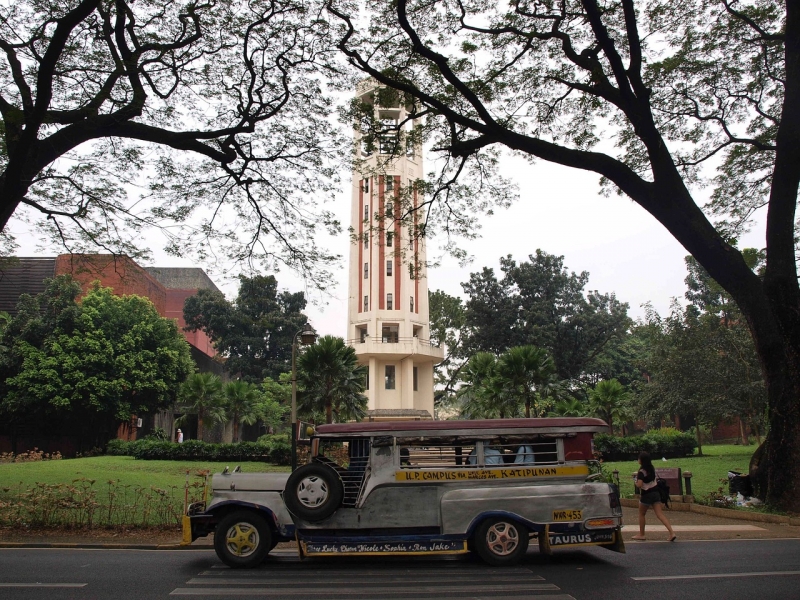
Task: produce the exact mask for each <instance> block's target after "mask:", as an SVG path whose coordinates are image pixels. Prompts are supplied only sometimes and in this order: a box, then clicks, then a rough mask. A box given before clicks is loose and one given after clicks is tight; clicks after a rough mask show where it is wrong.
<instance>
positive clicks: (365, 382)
mask: <svg viewBox="0 0 800 600" xmlns="http://www.w3.org/2000/svg"><path fill="white" fill-rule="evenodd" d="M364 389H365V390H368V389H369V367H367V371H366V373H365V374H364Z"/></svg>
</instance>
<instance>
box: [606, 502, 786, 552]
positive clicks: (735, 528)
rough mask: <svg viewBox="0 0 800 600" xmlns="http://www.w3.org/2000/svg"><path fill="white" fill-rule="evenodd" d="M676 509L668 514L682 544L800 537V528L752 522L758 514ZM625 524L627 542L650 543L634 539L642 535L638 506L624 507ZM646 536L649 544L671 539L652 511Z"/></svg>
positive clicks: (648, 514) (649, 513) (667, 511)
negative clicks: (721, 514)
mask: <svg viewBox="0 0 800 600" xmlns="http://www.w3.org/2000/svg"><path fill="white" fill-rule="evenodd" d="M626 504H628V502H626ZM630 504H633V502H630ZM674 506H675V510H665V511H664V514H665V515H666V516H667V518H668V519H669V522H670V523H671V524H672V528H673V529H674V531H675V533H676V535H677V536H678V540H679V541H680V540H736V539H751V540H752V539H775V538H800V525H794V524H791V525H790V524H789V523H765V522H761V521H757V520H751V518H759V515H758V514H755V515H753V514H748V513H743V512H742V511H737V510H724V509H717V510H715V511H713V512H714V513H717V514H702V513H698V512H689V511H687V510H679V508H685V507H681V506H680V505H674ZM719 513H725V514H726V516H720V515H719ZM792 522H793V523H795V522H797V519H792ZM622 523H623V527H622V535H623V539H624V540H625V542H626V543H632V544H637V543H647V542H637V541H634V540H631V538H632V537H633V536H634V535H637V534H638V533H639V509H638V507H637V506H636V505H635V504H634V505H633V506H623V508H622ZM645 535H646V536H647V541H648V542H649V541H660V540H662V541H663V540H666V539H667V530H666V528H665V527H664V526H663V525H662V524H661V522H660V521H659V520H658V519H657V518H656V515H655V513H654V512H653V511H652V510H649V511H648V512H647V517H646V528H645Z"/></svg>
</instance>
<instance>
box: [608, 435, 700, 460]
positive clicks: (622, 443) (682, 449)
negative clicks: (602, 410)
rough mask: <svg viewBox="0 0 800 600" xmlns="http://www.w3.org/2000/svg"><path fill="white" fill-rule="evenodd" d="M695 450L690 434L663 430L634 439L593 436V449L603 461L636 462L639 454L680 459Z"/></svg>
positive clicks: (695, 446) (694, 443) (692, 437)
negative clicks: (645, 453)
mask: <svg viewBox="0 0 800 600" xmlns="http://www.w3.org/2000/svg"><path fill="white" fill-rule="evenodd" d="M695 448H697V440H696V439H695V438H694V436H693V435H692V434H690V433H684V432H682V431H678V430H677V429H671V428H664V429H654V430H651V431H648V432H647V433H645V434H644V435H640V436H634V437H616V436H613V435H610V434H608V433H598V434H597V435H595V436H594V449H595V451H596V452H598V453H600V455H601V456H602V458H603V460H608V461H617V460H636V459H637V458H639V453H640V452H649V453H650V455H651V456H654V457H664V458H680V457H683V456H691V455H692V454H694V449H695Z"/></svg>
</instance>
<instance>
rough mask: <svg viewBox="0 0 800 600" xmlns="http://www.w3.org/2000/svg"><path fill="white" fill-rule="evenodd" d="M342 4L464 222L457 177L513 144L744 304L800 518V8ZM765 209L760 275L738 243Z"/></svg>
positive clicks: (443, 194)
mask: <svg viewBox="0 0 800 600" xmlns="http://www.w3.org/2000/svg"><path fill="white" fill-rule="evenodd" d="M328 9H329V11H330V12H331V14H332V15H333V16H334V17H335V18H337V19H339V22H340V23H341V30H340V33H341V35H340V38H339V43H338V45H339V47H340V49H341V50H342V51H343V52H344V53H345V54H346V56H347V57H348V58H349V60H350V61H351V63H352V64H353V65H355V66H356V67H357V68H358V69H360V70H361V71H362V72H364V73H366V74H368V75H369V76H371V77H373V78H374V79H375V80H376V81H377V82H379V83H380V84H384V85H386V86H390V87H392V88H394V89H395V90H397V91H398V94H399V95H401V97H403V99H404V101H405V102H406V103H407V105H409V106H411V107H416V111H415V112H416V114H414V115H413V116H415V117H425V118H426V125H425V127H426V130H427V131H426V132H427V133H428V134H429V135H430V136H431V143H432V145H433V147H434V148H438V149H441V150H442V151H443V153H445V154H446V158H445V160H444V167H443V169H442V170H441V172H440V176H439V178H438V179H437V180H436V182H435V183H436V184H437V187H435V188H434V189H433V190H432V194H430V195H429V198H430V202H431V203H434V202H436V201H437V200H438V199H444V200H445V201H446V206H447V209H448V210H449V211H450V213H451V214H452V215H453V216H452V220H457V219H458V218H459V216H461V214H463V213H466V214H464V216H465V218H466V219H467V223H473V224H474V222H475V218H476V217H475V211H474V210H471V209H472V208H473V207H472V206H471V205H470V204H469V203H466V204H465V203H463V202H462V204H461V205H459V204H458V202H457V197H458V193H459V191H461V193H462V195H461V198H462V199H469V196H467V195H466V192H465V190H466V189H468V188H469V186H468V185H463V184H462V186H461V188H459V187H458V186H457V185H456V184H455V183H453V181H454V180H455V179H457V177H458V176H460V175H461V174H470V173H474V174H475V175H476V177H480V176H484V175H486V174H487V173H489V171H488V170H487V169H486V168H481V167H482V166H483V165H485V164H487V161H491V158H492V157H491V155H490V154H488V155H487V152H488V151H490V150H491V149H492V147H497V146H501V147H505V148H508V149H511V150H513V151H515V152H518V153H522V154H524V155H527V156H529V157H530V158H531V159H534V158H537V159H541V160H544V161H549V162H553V163H556V164H560V165H564V166H566V167H570V168H576V169H582V170H586V171H591V172H593V173H597V174H598V175H599V176H600V177H601V178H602V179H601V182H602V184H603V186H604V189H605V190H606V191H607V192H612V191H618V192H619V193H622V194H625V195H627V196H628V197H629V198H630V199H632V200H633V201H634V202H636V203H637V204H638V205H639V206H641V207H642V208H643V209H644V210H646V211H647V212H648V213H650V214H651V215H652V216H653V217H654V218H655V219H656V220H658V222H659V223H661V224H662V225H663V226H664V227H665V228H666V229H667V230H668V231H669V232H670V234H672V235H673V236H674V237H675V239H676V240H677V241H678V242H679V243H681V244H682V245H683V246H684V247H685V248H686V249H687V251H688V252H689V253H690V254H691V255H692V256H693V257H694V258H695V259H696V260H697V262H698V263H699V264H700V265H702V266H703V268H704V269H705V270H706V271H707V272H708V274H709V275H710V276H711V277H712V278H713V279H714V280H715V281H717V282H718V283H719V285H720V286H722V288H723V289H725V290H726V291H727V292H728V293H729V294H730V295H731V297H732V298H733V299H734V301H735V302H736V304H737V305H738V306H739V308H740V310H741V311H742V315H743V317H744V319H745V321H746V322H747V324H748V327H749V329H750V332H751V333H752V335H753V339H754V341H755V347H756V349H757V352H758V357H759V361H760V365H761V368H762V370H763V372H764V379H765V382H766V384H767V394H768V398H769V410H770V431H769V438H768V445H767V449H766V453H765V460H764V461H763V462H762V463H761V468H762V469H765V470H766V472H767V476H766V479H767V491H766V499H767V501H768V503H769V504H771V505H773V506H775V507H777V508H781V509H784V510H790V511H798V510H800V495H798V494H797V486H798V482H800V445H798V444H796V443H795V441H796V440H797V439H800V400H798V399H800V311H798V306H800V285H798V271H797V256H796V251H797V246H796V241H797V238H796V231H795V228H796V227H797V222H796V219H797V203H798V184H800V110H798V107H800V2H798V1H797V0H787V1H786V2H785V3H780V2H777V1H775V0H765V1H763V2H755V1H748V0H733V1H731V0H723V1H720V2H714V1H706V0H689V2H688V3H687V2H681V3H675V2H668V1H666V0H652V1H651V2H648V3H647V4H646V5H641V4H639V5H637V4H635V3H634V2H633V0H622V1H621V2H617V3H602V2H598V1H597V0H567V1H565V2H560V3H551V2H537V3H531V2H527V1H519V2H512V3H510V4H502V3H501V4H496V3H486V2H479V1H473V0H466V1H462V0H432V1H425V2H421V1H417V0H411V1H409V0H398V1H397V2H392V3H375V4H373V5H371V9H372V11H373V14H370V15H368V16H366V17H364V16H363V15H362V16H360V18H359V19H358V20H356V19H355V18H353V17H352V16H351V14H350V13H349V12H348V11H349V10H350V9H351V5H350V4H348V3H345V2H341V1H338V0H329V1H328ZM366 24H369V26H368V27H367V26H366ZM362 26H363V29H362ZM366 125H369V123H366ZM601 140H602V141H604V142H610V143H605V144H603V146H599V143H600V142H601ZM706 182H707V183H710V184H711V185H712V186H713V187H712V194H711V202H710V203H709V205H708V206H707V207H706V211H705V212H704V210H703V208H702V207H701V201H699V200H698V199H697V197H696V190H697V188H698V187H699V186H698V185H697V184H701V183H706ZM484 187H486V186H485V185H484ZM481 201H482V202H483V203H485V200H484V199H482V200H481ZM459 206H460V208H461V209H462V210H461V213H459V210H458V209H459ZM465 207H466V209H467V210H463V209H464V208H465ZM762 207H763V208H764V209H765V211H764V212H766V215H765V219H766V236H765V244H764V246H765V249H766V264H765V266H764V270H763V276H758V275H756V274H754V273H753V272H752V270H751V269H750V267H749V266H748V264H747V261H746V260H745V257H744V256H743V254H742V252H741V251H739V250H738V249H737V248H736V247H735V246H734V245H733V243H732V241H733V240H734V239H735V238H736V237H737V236H738V235H739V234H740V233H741V232H742V231H743V230H745V229H746V228H747V227H748V224H749V223H750V222H751V221H752V217H753V215H754V214H755V213H756V211H757V210H758V209H759V208H762ZM709 215H712V216H715V217H717V218H718V220H717V222H716V223H712V221H711V220H710V217H709Z"/></svg>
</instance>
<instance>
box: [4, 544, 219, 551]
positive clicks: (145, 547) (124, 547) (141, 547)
mask: <svg viewBox="0 0 800 600" xmlns="http://www.w3.org/2000/svg"><path fill="white" fill-rule="evenodd" d="M0 548H4V549H7V548H71V549H75V548H80V549H84V550H209V549H213V548H212V547H210V546H183V545H181V544H91V543H81V542H52V543H45V542H42V543H29V542H0Z"/></svg>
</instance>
